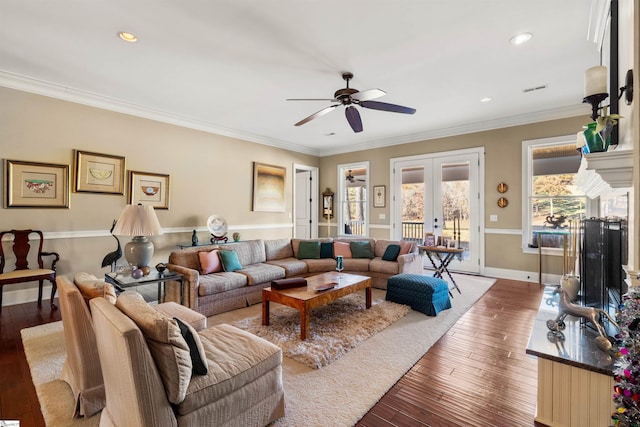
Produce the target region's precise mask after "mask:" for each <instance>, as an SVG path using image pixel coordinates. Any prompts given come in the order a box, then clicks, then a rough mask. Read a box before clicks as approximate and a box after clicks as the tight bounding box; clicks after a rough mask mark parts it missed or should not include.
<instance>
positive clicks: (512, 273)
mask: <svg viewBox="0 0 640 427" xmlns="http://www.w3.org/2000/svg"><path fill="white" fill-rule="evenodd" d="M482 275H483V276H488V277H496V278H499V279H511V280H521V281H523V282H533V283H538V272H537V271H520V270H508V269H505V268H491V267H485V268H484V271H483V272H482ZM561 278H562V276H560V275H558V274H546V273H543V274H542V283H544V284H548V285H559V284H560V279H561Z"/></svg>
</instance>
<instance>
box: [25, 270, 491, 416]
mask: <svg viewBox="0 0 640 427" xmlns="http://www.w3.org/2000/svg"><path fill="white" fill-rule="evenodd" d="M454 278H455V280H456V282H457V283H458V286H459V287H460V289H461V291H462V294H458V292H456V291H454V294H453V295H454V297H453V298H452V300H451V303H452V306H453V307H452V308H450V309H449V310H444V311H442V312H440V313H439V314H438V316H436V317H429V316H425V315H424V314H422V313H419V312H416V311H410V312H409V313H407V315H406V316H404V317H402V318H400V319H399V320H397V321H396V322H394V323H392V324H391V325H389V326H388V327H387V328H385V329H383V330H382V331H380V332H378V333H376V334H374V335H373V336H372V337H370V338H369V339H367V340H365V341H364V342H363V343H361V344H360V345H359V346H357V347H356V348H354V349H352V350H351V351H349V352H348V353H347V354H345V355H344V356H343V357H341V358H339V359H338V360H336V361H335V362H333V363H331V364H329V365H327V366H324V367H323V368H321V369H312V368H310V367H308V366H306V365H304V364H301V363H299V362H296V361H295V360H293V359H291V358H289V357H285V358H284V359H283V383H284V389H285V400H286V416H285V417H284V418H283V419H281V420H278V421H276V422H275V423H274V425H275V426H327V425H332V426H352V425H354V424H356V423H357V422H358V421H359V420H360V418H362V416H363V415H364V414H366V413H367V411H369V409H371V407H373V406H374V405H375V404H376V402H377V401H378V400H379V399H380V398H381V397H382V396H383V395H384V393H386V391H387V390H388V389H389V388H391V387H392V386H393V385H394V384H395V383H396V382H397V381H398V380H399V379H400V378H401V377H402V376H403V375H404V374H405V373H406V372H407V371H408V370H409V369H411V367H412V366H413V365H414V364H415V363H416V362H417V361H418V360H419V359H420V358H421V357H422V355H424V354H425V353H426V352H427V350H428V349H429V348H430V347H431V346H432V345H433V344H434V343H435V342H436V341H437V340H438V339H439V338H440V337H441V336H443V335H444V334H445V333H446V332H447V331H448V330H449V328H451V326H453V325H454V324H455V323H456V321H458V319H460V318H461V317H462V316H463V315H464V314H465V313H466V311H467V310H468V309H469V308H470V307H471V306H472V305H473V304H474V303H475V302H476V301H477V300H478V299H479V298H480V297H481V296H482V295H483V294H484V293H485V292H486V291H487V290H488V289H489V288H490V287H491V285H493V283H494V282H495V280H494V279H490V278H484V277H477V276H466V275H457V274H454ZM373 297H374V299H384V291H381V290H376V289H374V291H373ZM260 312H261V308H260V305H254V306H251V307H247V308H243V309H240V310H235V311H232V312H229V313H223V314H220V315H217V316H213V317H210V318H209V325H214V324H218V323H232V322H236V321H239V320H242V319H246V318H248V317H255V316H257V315H258V314H259V313H260ZM462 321H464V318H463V319H462ZM21 332H22V340H23V344H24V348H25V353H26V355H27V361H28V362H29V367H30V370H31V376H32V378H33V382H34V385H35V387H36V392H37V394H38V399H39V401H40V405H41V408H42V413H43V416H44V418H45V422H46V423H47V425H48V426H55V427H57V426H73V427H85V426H87V427H89V426H91V427H93V426H98V424H99V421H100V415H99V414H98V415H95V416H93V417H91V418H89V419H86V420H84V419H79V420H73V419H71V418H70V417H71V414H72V413H73V396H72V394H71V389H70V388H69V387H68V386H67V384H66V383H65V382H63V381H61V380H59V379H58V378H60V373H61V372H62V365H63V363H64V359H65V357H66V356H65V347H64V336H63V332H62V322H55V323H50V324H46V325H41V326H36V327H33V328H28V329H23V330H22V331H21Z"/></svg>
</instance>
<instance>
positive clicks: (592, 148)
mask: <svg viewBox="0 0 640 427" xmlns="http://www.w3.org/2000/svg"><path fill="white" fill-rule="evenodd" d="M608 112H609V107H602V115H601V116H599V117H597V118H596V121H595V122H591V123H589V124H588V125H587V126H586V127H585V130H584V132H583V134H584V138H585V141H584V142H585V145H584V146H583V148H582V151H583V152H584V153H585V154H588V153H597V152H603V151H607V150H608V149H609V143H610V142H611V132H612V131H613V127H614V126H615V125H617V124H618V120H619V119H621V118H622V116H620V115H619V114H608Z"/></svg>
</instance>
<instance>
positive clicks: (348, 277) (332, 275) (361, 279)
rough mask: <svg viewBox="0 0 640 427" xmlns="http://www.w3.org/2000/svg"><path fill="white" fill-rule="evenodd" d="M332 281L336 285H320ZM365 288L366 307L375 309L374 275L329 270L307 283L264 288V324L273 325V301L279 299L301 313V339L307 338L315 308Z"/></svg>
mask: <svg viewBox="0 0 640 427" xmlns="http://www.w3.org/2000/svg"><path fill="white" fill-rule="evenodd" d="M328 283H336V285H335V286H334V287H333V288H331V289H329V290H325V291H318V290H316V288H318V287H321V286H325V285H327V284H328ZM362 289H364V290H365V299H366V307H367V308H371V278H370V277H367V276H359V275H356V274H347V273H338V272H329V273H322V274H318V275H316V276H311V277H307V286H304V287H300V288H291V289H283V290H276V289H272V288H270V287H269V288H264V289H263V290H262V324H263V325H265V326H268V325H269V303H270V302H275V303H278V304H282V305H286V306H287V307H291V308H295V309H296V310H298V311H299V312H300V339H301V340H306V339H307V335H308V332H309V314H310V313H311V310H312V309H314V308H315V307H319V306H322V305H325V304H328V303H330V302H331V301H335V300H337V299H338V298H342V297H344V296H346V295H349V294H352V293H355V292H358V291H360V290H362Z"/></svg>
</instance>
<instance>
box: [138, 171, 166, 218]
mask: <svg viewBox="0 0 640 427" xmlns="http://www.w3.org/2000/svg"><path fill="white" fill-rule="evenodd" d="M129 203H130V204H132V205H137V204H138V203H140V204H143V205H151V206H153V207H154V209H169V175H165V174H159V173H150V172H138V171H129Z"/></svg>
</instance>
